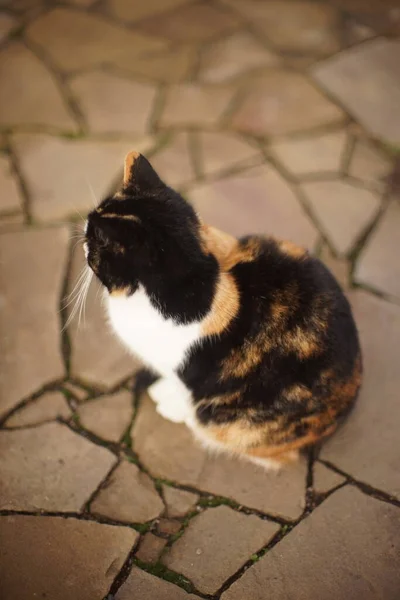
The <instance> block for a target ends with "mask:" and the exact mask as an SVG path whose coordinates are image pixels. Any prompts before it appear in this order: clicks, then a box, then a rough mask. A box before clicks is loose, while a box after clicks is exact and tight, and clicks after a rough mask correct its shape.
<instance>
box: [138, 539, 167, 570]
mask: <svg viewBox="0 0 400 600" xmlns="http://www.w3.org/2000/svg"><path fill="white" fill-rule="evenodd" d="M166 543H167V540H166V539H164V538H160V537H158V536H157V535H154V533H151V532H148V533H146V534H145V535H144V536H143V539H142V541H141V542H140V546H139V550H138V551H137V552H136V554H135V556H136V558H138V559H139V560H141V561H142V562H145V563H150V564H152V563H156V562H157V561H158V559H159V557H160V554H161V552H162V551H163V549H164V547H165V544H166Z"/></svg>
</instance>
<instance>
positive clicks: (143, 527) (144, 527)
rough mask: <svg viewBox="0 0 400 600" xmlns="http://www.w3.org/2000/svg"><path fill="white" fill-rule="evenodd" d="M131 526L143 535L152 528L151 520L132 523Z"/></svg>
mask: <svg viewBox="0 0 400 600" xmlns="http://www.w3.org/2000/svg"><path fill="white" fill-rule="evenodd" d="M132 527H133V529H135V530H136V531H138V532H139V533H141V534H142V535H143V534H145V533H147V532H148V531H150V530H151V529H152V527H153V521H149V522H148V523H134V524H133V525H132Z"/></svg>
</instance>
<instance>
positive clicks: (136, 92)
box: [0, 0, 400, 600]
mask: <svg viewBox="0 0 400 600" xmlns="http://www.w3.org/2000/svg"><path fill="white" fill-rule="evenodd" d="M399 34H400V10H399V7H398V2H397V1H396V0H379V1H378V0H364V1H361V0H330V1H329V2H328V1H325V2H323V1H321V2H318V1H308V0H279V1H278V0H265V1H262V0H203V1H196V0H146V2H132V1H130V0H98V1H96V0H64V1H60V2H55V1H50V0H48V1H46V0H0V150H1V152H0V352H1V364H0V595H1V597H2V598H4V600H32V598H48V599H50V600H70V599H71V598H73V599H74V600H132V599H133V598H140V599H141V600H153V599H154V600H156V599H159V598H162V599H165V600H185V599H193V600H195V599H196V598H204V599H208V600H220V599H221V600H243V599H246V600H265V599H266V598H273V600H294V599H295V600H341V599H347V598H348V597H349V593H350V594H351V597H352V598H363V600H378V599H380V600H382V599H384V600H395V599H398V598H399V590H400V570H399V564H400V518H399V517H400V469H399V467H400V444H399V442H398V440H399V434H398V432H399V429H400V410H399V389H400V369H399V355H400V261H399V259H398V251H397V250H396V248H397V246H398V242H399V239H400V190H399V188H400V186H399V175H398V173H399V171H400V167H399V164H400V163H399V161H400V159H399V156H400V154H399V152H400V70H399V60H398V57H399V55H400V41H399V37H398V36H399ZM131 149H137V150H141V151H142V152H143V153H146V155H147V156H149V157H150V158H151V160H152V162H153V163H154V165H155V167H156V168H157V169H158V170H159V172H160V174H161V175H162V176H163V177H164V178H165V180H166V181H167V183H169V184H170V185H172V186H174V187H176V188H177V189H179V190H181V191H182V192H183V193H184V194H185V195H186V197H187V198H188V199H189V200H190V201H192V202H193V203H194V205H195V206H196V207H197V208H198V209H199V211H201V213H202V215H203V217H204V218H205V219H206V220H208V221H209V222H210V223H213V224H214V225H216V226H220V227H221V228H224V229H227V230H229V231H231V232H232V233H234V234H237V235H239V234H241V233H245V232H246V233H247V232H250V231H254V232H263V233H267V234H268V233H273V234H274V235H276V236H281V237H285V238H289V239H291V240H293V241H295V242H297V243H300V244H303V245H305V246H307V247H308V248H310V249H311V250H312V251H313V252H315V253H316V254H317V255H318V256H320V257H321V258H322V260H324V261H325V262H326V264H327V265H328V266H329V267H330V268H331V269H332V270H333V272H334V273H335V274H336V276H337V278H338V279H339V281H340V282H341V284H342V286H343V287H344V289H345V290H346V292H347V294H348V297H349V299H350V301H351V303H352V305H353V307H354V312H355V316H356V320H357V323H358V326H359V329H360V335H361V339H362V345H363V349H364V357H365V383H364V387H363V391H362V394H361V397H360V401H359V404H358V407H357V408H356V410H355V411H354V413H353V415H352V416H351V418H350V420H349V421H348V422H347V424H346V425H345V426H344V427H343V428H342V430H341V431H340V432H339V433H338V434H337V435H336V436H335V437H334V438H333V439H332V440H331V441H330V442H329V443H327V444H326V445H325V446H324V447H323V449H322V451H321V452H320V454H319V455H317V454H315V455H313V456H310V457H308V458H304V460H303V461H302V462H301V463H300V464H299V465H297V466H296V467H293V468H291V469H289V470H287V471H285V472H282V473H279V474H278V475H275V474H266V473H264V472H263V471H261V470H260V469H258V468H256V467H253V466H251V465H248V464H245V463H242V462H237V461H234V460H230V459H227V458H225V457H222V456H220V457H215V456H209V455H207V454H206V453H205V452H204V451H203V450H202V449H201V448H200V447H199V446H197V445H196V443H195V442H194V441H193V440H192V438H191V436H190V434H189V432H188V430H186V428H185V427H184V426H180V425H175V424H173V423H170V422H167V421H164V420H163V419H162V418H161V417H160V416H159V415H158V414H157V413H156V412H155V410H154V407H153V405H152V404H151V402H150V400H149V399H148V398H146V397H142V398H136V397H134V394H133V392H132V389H133V381H134V377H135V372H137V370H138V368H139V367H140V365H138V364H135V363H134V361H133V360H132V359H131V358H130V357H128V356H127V355H126V354H125V353H124V351H123V350H122V348H121V347H120V346H119V344H118V342H117V341H116V340H115V339H114V338H113V337H112V336H111V334H110V332H109V330H108V328H107V326H106V324H105V322H104V316H103V313H102V308H101V306H100V302H99V299H98V297H97V293H98V290H97V289H96V286H93V289H92V290H91V291H90V294H89V299H88V306H87V310H86V323H85V326H81V327H78V324H77V322H76V321H73V322H72V324H71V325H70V326H68V327H66V328H65V323H66V320H67V317H68V310H69V309H68V307H65V305H64V298H65V296H66V294H67V293H68V292H70V291H71V290H72V289H73V286H74V282H75V281H76V278H77V275H78V273H79V271H80V269H81V266H82V261H83V257H82V253H81V248H80V245H79V243H77V239H76V237H75V236H76V231H77V230H78V229H79V227H80V226H81V223H82V218H83V217H84V215H85V213H86V212H87V210H88V209H90V207H91V206H92V203H93V198H96V199H99V198H101V197H102V196H103V195H105V194H107V193H109V192H111V191H112V190H114V189H115V188H116V187H117V185H118V183H119V180H120V177H121V170H122V161H123V157H124V155H125V153H126V152H127V151H128V150H131ZM105 348H107V351H106V352H105V350H104V349H105Z"/></svg>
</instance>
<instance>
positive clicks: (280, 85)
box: [231, 69, 344, 137]
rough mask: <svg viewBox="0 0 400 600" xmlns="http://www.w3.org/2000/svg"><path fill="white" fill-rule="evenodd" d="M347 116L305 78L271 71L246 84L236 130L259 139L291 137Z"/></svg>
mask: <svg viewBox="0 0 400 600" xmlns="http://www.w3.org/2000/svg"><path fill="white" fill-rule="evenodd" d="M343 118H344V113H343V112H342V111H341V109H339V108H338V106H336V105H335V104H333V102H331V101H330V100H328V98H327V97H326V96H324V95H323V94H322V93H321V92H320V91H319V90H318V89H317V88H316V87H314V86H313V85H312V84H311V83H310V82H309V81H308V80H307V79H306V77H304V75H301V74H300V73H295V72H291V71H284V70H278V69H270V70H269V71H265V73H263V74H260V75H257V76H255V77H253V78H251V79H249V81H248V82H247V85H246V90H245V93H244V97H243V100H242V101H241V102H240V103H239V106H238V108H237V109H236V110H235V111H234V113H233V116H232V118H231V124H232V127H233V129H235V130H237V131H241V132H243V133H247V134H250V135H254V136H257V137H265V136H278V135H289V134H292V133H297V132H302V131H307V130H309V129H314V128H317V127H321V126H323V125H330V124H334V123H340V122H342V121H343Z"/></svg>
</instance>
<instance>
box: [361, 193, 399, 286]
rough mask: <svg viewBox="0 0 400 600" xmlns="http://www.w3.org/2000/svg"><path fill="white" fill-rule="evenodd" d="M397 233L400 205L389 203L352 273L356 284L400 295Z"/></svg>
mask: <svg viewBox="0 0 400 600" xmlns="http://www.w3.org/2000/svg"><path fill="white" fill-rule="evenodd" d="M399 232H400V206H399V204H398V203H396V202H392V203H391V205H390V206H389V208H388V209H387V211H386V212H385V214H384V215H383V217H382V218H381V220H380V221H379V223H378V225H377V227H376V228H375V230H374V231H373V233H372V234H371V237H370V238H369V239H368V240H367V242H366V244H365V246H364V248H363V250H362V251H361V254H360V256H359V257H358V260H357V263H356V268H355V272H354V277H355V280H356V281H357V282H358V283H362V284H365V285H369V286H371V287H373V288H376V289H378V290H379V291H381V292H384V293H385V294H390V295H392V296H397V297H398V298H400V261H399V257H398V253H397V250H396V242H397V243H398V239H399Z"/></svg>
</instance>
